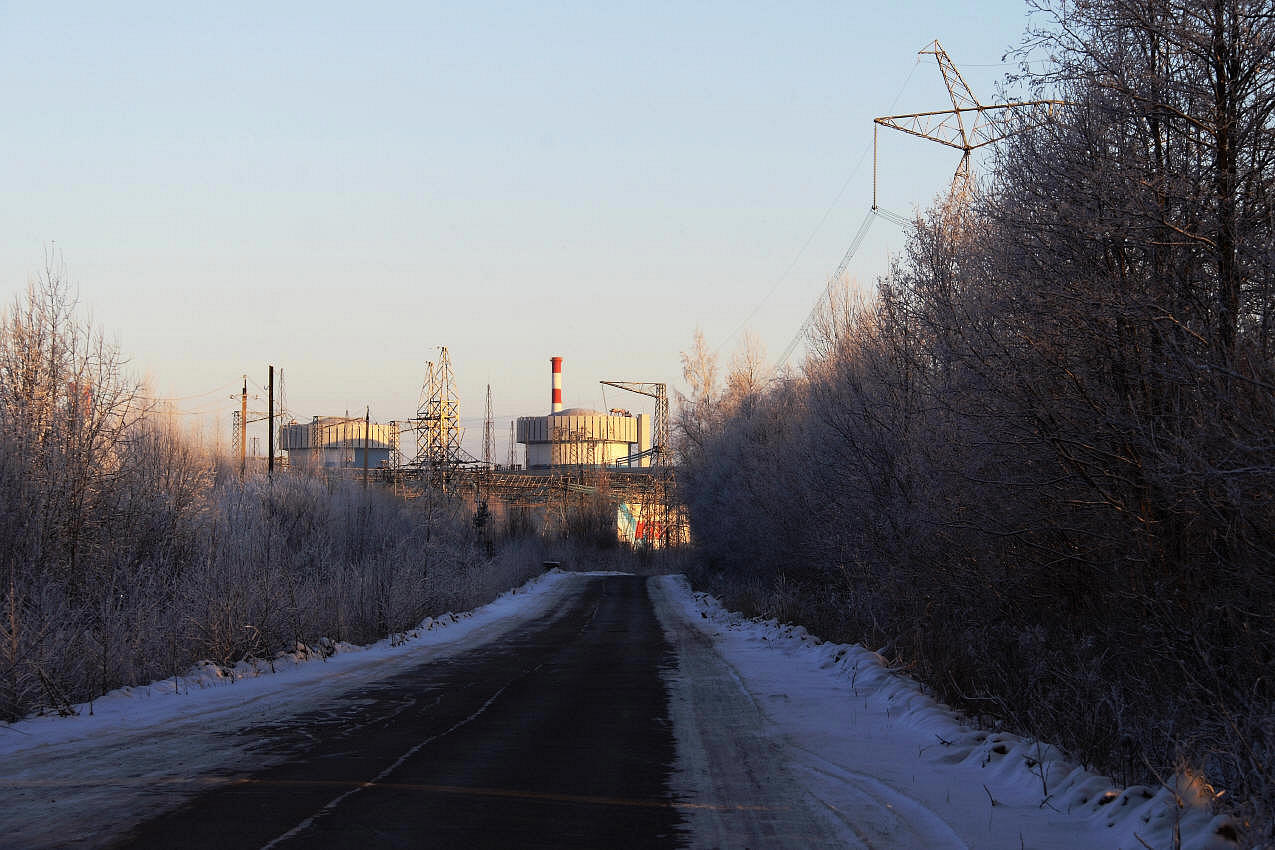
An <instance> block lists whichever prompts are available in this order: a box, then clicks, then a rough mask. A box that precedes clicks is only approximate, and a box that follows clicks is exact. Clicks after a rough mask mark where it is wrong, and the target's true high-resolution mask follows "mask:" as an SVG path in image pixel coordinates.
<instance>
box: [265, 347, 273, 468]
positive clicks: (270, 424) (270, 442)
mask: <svg viewBox="0 0 1275 850" xmlns="http://www.w3.org/2000/svg"><path fill="white" fill-rule="evenodd" d="M266 411H267V413H266V430H267V431H269V432H270V439H269V440H267V441H266V445H268V446H269V447H270V459H269V460H268V461H266V474H267V475H274V366H271V367H270V402H269V403H268V404H267V405H266Z"/></svg>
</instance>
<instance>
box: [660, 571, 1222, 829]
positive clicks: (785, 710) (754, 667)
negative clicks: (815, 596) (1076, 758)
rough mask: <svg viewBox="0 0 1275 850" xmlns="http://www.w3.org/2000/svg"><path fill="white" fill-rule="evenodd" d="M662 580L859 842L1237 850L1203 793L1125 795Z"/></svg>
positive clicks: (815, 793) (790, 634) (860, 661)
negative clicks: (885, 816) (922, 839)
mask: <svg viewBox="0 0 1275 850" xmlns="http://www.w3.org/2000/svg"><path fill="white" fill-rule="evenodd" d="M653 581H656V582H659V583H660V585H661V590H662V591H664V594H663V595H665V596H666V597H667V598H670V599H672V600H674V601H676V602H678V603H680V605H681V608H682V611H681V613H682V615H683V616H684V617H685V619H686V620H687V621H688V622H690V623H692V624H694V625H695V626H696V627H697V628H699V629H700V630H701V631H702V632H704V633H705V634H706V635H708V636H709V637H710V638H711V640H712V642H713V645H714V647H715V648H716V649H717V651H718V652H719V653H720V654H721V656H722V658H723V659H724V660H725V661H726V662H727V663H728V664H729V665H730V666H731V667H733V668H734V670H735V671H736V673H737V675H738V677H739V679H740V681H741V682H742V684H743V685H744V686H745V687H746V688H747V690H748V692H749V693H750V694H751V695H752V697H753V699H754V700H755V701H756V703H757V705H758V706H759V708H760V709H761V710H762V712H763V714H764V715H765V716H766V718H767V720H768V722H769V723H770V724H771V727H772V729H773V732H774V734H775V735H776V736H777V738H779V739H780V740H781V741H782V743H783V746H784V751H785V755H786V757H787V758H788V759H789V761H790V769H791V770H792V772H793V774H794V775H796V776H797V777H798V778H799V779H800V781H802V782H803V783H804V784H805V786H806V788H807V790H808V791H809V793H810V794H811V795H812V797H814V798H815V799H816V800H818V801H819V802H820V803H821V804H822V805H824V806H826V807H827V808H828V810H829V811H831V812H833V813H834V814H836V815H837V816H838V817H840V818H841V819H842V820H843V821H844V822H845V823H846V825H847V828H848V829H849V830H851V831H853V833H854V835H855V837H856V839H857V842H853V843H859V842H862V843H863V844H867V845H870V846H872V847H890V846H908V845H907V842H906V841H902V842H901V841H900V836H902V835H905V834H908V833H909V832H910V834H912V835H916V834H918V832H919V831H922V830H923V831H924V833H925V834H926V835H929V836H933V838H932V839H931V840H934V841H938V840H939V839H940V838H941V837H942V836H946V840H942V841H941V842H940V843H939V844H936V845H934V846H951V847H977V848H1002V847H1003V848H1006V850H1011V848H1021V847H1029V848H1059V849H1060V850H1061V848H1072V847H1094V848H1099V847H1110V848H1141V847H1157V848H1159V847H1174V846H1181V847H1182V848H1184V850H1230V848H1233V847H1234V846H1235V841H1234V838H1233V836H1234V834H1235V825H1234V823H1233V821H1232V820H1231V819H1230V818H1228V817H1227V816H1225V815H1216V816H1215V815H1214V814H1213V813H1212V811H1211V808H1210V803H1211V793H1210V789H1208V788H1207V787H1205V786H1203V785H1202V784H1201V783H1200V782H1199V781H1198V780H1194V779H1192V778H1191V777H1178V778H1177V779H1176V780H1175V781H1174V785H1173V786H1172V787H1167V786H1166V787H1161V788H1147V787H1143V786H1134V787H1131V788H1119V787H1117V786H1115V785H1114V784H1113V783H1112V782H1111V780H1109V779H1107V778H1106V777H1102V776H1097V775H1095V774H1093V773H1090V772H1088V771H1086V770H1084V769H1083V768H1080V767H1078V766H1076V765H1075V764H1072V763H1071V762H1069V761H1068V760H1067V759H1066V757H1065V756H1064V754H1063V753H1061V752H1060V751H1059V750H1058V749H1057V748H1055V747H1052V746H1050V745H1049V744H1047V743H1044V742H1041V741H1036V740H1032V739H1029V738H1024V737H1022V736H1020V735H1014V734H1010V733H1006V732H998V731H993V730H986V729H976V728H972V727H971V726H969V725H968V724H966V723H964V722H963V720H962V718H961V717H960V716H959V715H958V714H957V713H956V712H954V711H953V710H952V709H951V708H949V707H947V706H945V705H943V704H941V703H939V702H938V701H936V700H935V699H933V698H932V697H931V696H929V695H928V694H926V693H925V691H924V689H923V688H922V687H921V685H919V684H918V683H917V682H915V681H913V680H912V679H909V678H907V677H906V676H903V675H901V674H900V673H899V672H897V671H894V670H891V669H889V667H888V666H887V665H886V663H885V661H884V659H883V658H882V657H881V656H880V655H878V654H877V653H875V652H871V651H869V650H867V649H864V648H863V647H861V646H850V645H845V644H832V643H826V642H823V641H821V640H819V639H818V638H816V637H814V636H812V635H811V634H810V633H809V632H807V631H806V629H804V628H803V627H801V626H792V625H786V624H781V623H779V622H777V621H774V620H757V619H750V618H746V617H744V616H742V615H740V614H737V613H734V612H730V611H727V610H726V609H724V608H723V607H722V605H721V604H720V602H718V600H716V599H714V598H713V597H711V596H708V595H707V594H703V593H696V592H693V591H691V589H690V587H689V585H688V584H687V583H686V580H685V578H683V577H682V576H662V577H658V578H656V579H653ZM883 811H885V812H888V813H890V814H891V816H892V817H894V818H897V821H895V822H890V821H888V820H886V821H883V820H882V818H881V813H882V812H883ZM865 829H870V830H871V832H870V834H864V832H865ZM896 830H898V831H896ZM1175 833H1176V834H1177V836H1179V837H1180V838H1179V839H1178V840H1180V845H1178V844H1175Z"/></svg>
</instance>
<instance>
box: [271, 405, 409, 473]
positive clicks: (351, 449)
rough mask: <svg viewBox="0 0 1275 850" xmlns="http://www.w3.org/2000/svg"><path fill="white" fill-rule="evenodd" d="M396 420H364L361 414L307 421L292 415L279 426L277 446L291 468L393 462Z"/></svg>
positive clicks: (371, 465) (359, 466)
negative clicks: (383, 422)
mask: <svg viewBox="0 0 1275 850" xmlns="http://www.w3.org/2000/svg"><path fill="white" fill-rule="evenodd" d="M398 433H399V432H398V424H397V423H395V422H391V423H389V424H387V425H382V424H379V423H376V422H372V423H370V424H369V423H367V422H365V421H364V419H363V418H362V417H349V416H316V417H314V418H313V419H312V420H310V421H309V422H304V423H299V422H297V421H296V420H295V419H294V420H292V422H290V423H288V424H287V425H282V426H280V428H279V448H281V449H283V450H284V451H286V452H287V453H288V465H289V466H291V467H293V468H294V469H333V468H342V467H344V468H352V469H362V468H363V467H364V465H365V464H364V455H365V454H366V466H367V467H368V468H369V469H377V468H380V467H387V466H390V465H392V463H393V457H394V455H395V454H396V453H397V452H398Z"/></svg>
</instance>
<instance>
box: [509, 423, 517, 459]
mask: <svg viewBox="0 0 1275 850" xmlns="http://www.w3.org/2000/svg"><path fill="white" fill-rule="evenodd" d="M517 445H518V443H517V442H516V441H515V440H514V423H513V421H512V420H510V422H509V468H510V469H513V468H514V466H515V465H516V463H517V461H518V455H517V448H516V446H517Z"/></svg>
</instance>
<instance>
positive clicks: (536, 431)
mask: <svg viewBox="0 0 1275 850" xmlns="http://www.w3.org/2000/svg"><path fill="white" fill-rule="evenodd" d="M549 362H550V365H551V367H552V370H553V372H552V375H553V380H552V394H551V404H552V412H550V413H549V414H548V415H547V416H520V417H518V422H517V439H518V442H520V443H522V444H524V445H525V446H526V447H527V448H526V451H527V468H528V469H545V468H548V467H554V466H609V465H614V464H615V463H616V462H617V461H619V462H621V465H623V461H624V459H625V458H628V457H630V456H633V455H637V454H639V453H641V452H645V451H647V450H648V449H650V448H651V417H650V416H648V415H647V414H644V413H643V414H638V415H636V416H634V415H633V414H630V413H628V412H627V411H619V410H616V411H611V412H610V413H604V412H602V411H600V410H589V409H587V408H583V407H572V408H567V409H563V407H562V358H561V357H553V358H550V361H549ZM639 463H640V465H643V466H645V465H646V464H648V463H649V459H648V458H644V459H642V460H641V461H640V462H639Z"/></svg>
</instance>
